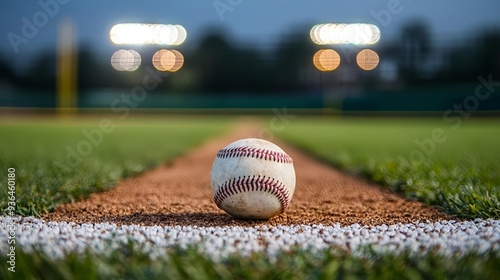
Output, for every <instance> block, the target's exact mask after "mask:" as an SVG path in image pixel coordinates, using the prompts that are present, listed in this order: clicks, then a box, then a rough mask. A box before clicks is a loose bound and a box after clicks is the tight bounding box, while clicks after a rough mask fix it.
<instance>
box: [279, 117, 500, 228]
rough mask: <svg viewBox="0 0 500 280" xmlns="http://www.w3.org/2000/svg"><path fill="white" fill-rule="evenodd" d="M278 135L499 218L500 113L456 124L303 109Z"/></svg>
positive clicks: (377, 177)
mask: <svg viewBox="0 0 500 280" xmlns="http://www.w3.org/2000/svg"><path fill="white" fill-rule="evenodd" d="M433 131H435V132H434V133H436V134H435V135H434V136H433ZM440 131H441V133H440ZM279 136H280V137H282V138H284V139H285V140H286V141H288V142H290V143H292V144H294V145H296V146H298V147H300V148H302V149H303V150H305V151H307V152H309V153H311V154H314V155H315V156H316V157H318V158H320V159H322V160H324V161H326V162H328V163H330V164H333V165H336V166H338V167H340V168H342V169H344V170H348V171H350V172H353V173H356V174H360V175H362V176H366V177H367V178H368V179H370V180H372V181H375V182H377V183H380V184H383V185H386V186H389V187H390V188H391V189H393V190H395V191H398V192H401V193H403V194H404V195H405V196H406V197H408V198H410V199H417V200H420V201H423V202H425V203H427V204H432V205H436V206H437V207H441V208H442V209H444V210H446V211H447V212H448V213H451V214H453V215H456V216H459V217H466V218H495V219H498V218H500V129H499V125H498V120H497V119H491V120H488V119H485V120H473V119H469V120H464V122H463V124H462V125H461V126H457V127H453V126H452V124H450V123H446V122H445V121H444V120H441V119H400V120H395V119H388V118H375V119H371V120H370V119H361V118H360V119H332V118H322V119H319V118H306V117H303V118H302V119H299V118H297V119H296V120H294V121H293V122H292V123H291V124H290V125H288V126H287V127H286V129H285V130H283V132H282V133H280V134H279ZM417 142H418V143H420V144H417Z"/></svg>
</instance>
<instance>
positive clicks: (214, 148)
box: [43, 123, 451, 226]
mask: <svg viewBox="0 0 500 280" xmlns="http://www.w3.org/2000/svg"><path fill="white" fill-rule="evenodd" d="M261 131H262V130H259V127H257V126H255V125H254V124H249V123H245V124H240V125H238V126H237V128H236V129H235V130H233V131H232V133H230V134H228V135H225V136H223V137H220V138H217V139H212V140H209V141H206V142H205V143H203V144H202V145H200V146H199V147H197V148H194V149H192V150H191V151H190V152H189V153H188V154H186V155H185V156H183V157H180V158H178V159H176V160H174V161H173V162H172V163H171V164H169V165H163V166H160V167H158V168H156V169H154V170H151V171H148V172H145V173H143V174H141V175H140V176H138V177H135V178H129V179H126V180H123V181H121V182H120V183H119V184H118V185H117V186H116V187H114V188H112V189H110V190H108V191H106V192H101V193H95V194H92V195H91V196H90V197H89V198H88V199H86V200H82V201H78V202H75V203H71V204H66V205H61V206H60V207H58V208H57V209H56V210H55V211H54V212H52V213H49V214H47V215H45V216H44V217H43V218H44V219H45V220H47V221H67V222H70V221H71V222H76V223H86V222H92V223H103V222H110V223H116V224H119V225H123V224H140V225H160V226H166V225H170V226H173V225H180V226H187V225H190V226H255V225H268V226H274V225H299V224H302V225H304V224H305V225H308V224H323V225H333V224H337V223H339V224H341V225H351V224H354V223H358V224H360V225H370V226H372V225H381V224H388V225H389V224H396V223H411V222H415V221H426V220H430V221H439V220H443V219H450V218H451V217H450V216H448V215H446V214H444V213H442V212H441V211H439V210H438V209H436V208H433V207H431V206H427V205H425V204H422V203H420V202H416V201H409V200H407V199H404V198H403V197H401V196H400V195H398V194H395V193H393V192H391V191H389V190H387V189H384V188H382V187H380V186H377V185H375V184H373V183H370V182H367V181H366V180H363V179H360V178H357V177H355V176H353V175H350V174H346V173H343V172H340V171H338V170H336V169H335V168H332V167H331V166H328V165H326V164H324V163H321V162H319V161H317V160H315V159H314V158H312V157H311V156H309V155H307V154H305V153H303V152H301V151H298V150H297V149H295V148H293V147H291V146H289V145H285V144H284V143H282V142H279V141H274V140H273V142H275V143H276V144H278V145H279V146H280V147H281V148H282V149H283V150H284V151H285V152H287V153H288V154H289V155H290V156H291V157H292V158H293V161H294V163H293V164H294V167H295V171H296V176H297V184H296V189H295V194H294V196H293V198H292V201H291V204H290V206H289V207H288V208H287V209H286V212H285V213H283V214H281V215H278V216H275V217H273V218H271V219H269V220H264V221H261V220H240V219H236V218H233V217H231V216H229V215H228V214H226V213H225V212H224V211H222V210H220V209H219V208H217V206H216V205H215V203H214V202H213V194H212V189H211V187H210V170H211V167H212V163H213V160H214V158H215V156H216V154H217V152H218V151H219V149H221V148H223V147H224V146H226V145H227V144H229V143H231V142H233V141H235V140H238V139H241V138H247V137H257V136H258V135H260V134H262V133H259V132H261ZM166 144H167V145H168V143H166Z"/></svg>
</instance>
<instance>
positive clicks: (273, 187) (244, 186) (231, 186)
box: [214, 175, 290, 211]
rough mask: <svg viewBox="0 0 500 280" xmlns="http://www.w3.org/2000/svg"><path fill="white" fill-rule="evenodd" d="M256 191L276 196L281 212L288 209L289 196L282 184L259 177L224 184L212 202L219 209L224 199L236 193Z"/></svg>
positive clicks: (249, 177)
mask: <svg viewBox="0 0 500 280" xmlns="http://www.w3.org/2000/svg"><path fill="white" fill-rule="evenodd" d="M257 190H258V191H263V192H268V193H271V194H273V195H274V196H276V198H277V199H278V200H279V202H280V203H281V209H283V211H284V210H285V209H286V208H287V207H288V201H289V197H290V194H289V193H288V189H287V188H285V186H284V185H283V183H281V182H279V181H278V180H275V179H274V178H271V177H266V176H260V175H257V176H256V175H253V176H243V177H238V178H233V179H231V180H229V181H226V182H224V183H223V184H222V185H220V186H219V188H218V190H217V192H216V193H215V194H214V202H215V204H217V206H218V207H219V208H222V207H221V205H222V202H224V200H225V199H226V198H228V197H230V196H232V195H234V194H237V193H244V192H248V191H257Z"/></svg>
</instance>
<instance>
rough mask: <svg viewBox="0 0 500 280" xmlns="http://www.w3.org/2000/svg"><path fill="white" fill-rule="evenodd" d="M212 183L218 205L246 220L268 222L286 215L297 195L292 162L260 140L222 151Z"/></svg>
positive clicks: (243, 141)
mask: <svg viewBox="0 0 500 280" xmlns="http://www.w3.org/2000/svg"><path fill="white" fill-rule="evenodd" d="M210 179H211V185H212V190H213V194H214V201H215V204H217V206H218V207H219V208H220V209H222V210H224V211H226V212H227V213H228V214H230V215H232V216H234V217H237V218H244V219H268V218H270V217H273V216H275V215H278V214H281V213H283V212H284V211H285V209H286V208H287V207H288V205H289V203H290V200H291V199H292V196H293V193H294V191H295V170H294V168H293V160H292V158H291V157H290V156H289V155H287V154H286V153H285V152H284V151H283V150H282V149H281V148H280V147H278V146H277V145H275V144H273V143H271V142H269V141H266V140H262V139H257V138H247V139H241V140H238V141H235V142H233V143H231V144H229V145H227V146H226V147H224V148H222V149H221V150H220V151H219V152H218V153H217V156H216V157H215V160H214V163H213V166H212V172H211V174H210Z"/></svg>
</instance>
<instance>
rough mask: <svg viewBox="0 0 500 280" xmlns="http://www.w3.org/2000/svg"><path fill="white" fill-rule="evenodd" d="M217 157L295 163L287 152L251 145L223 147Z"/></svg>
mask: <svg viewBox="0 0 500 280" xmlns="http://www.w3.org/2000/svg"><path fill="white" fill-rule="evenodd" d="M217 157H218V158H232V157H252V158H258V159H264V160H270V161H274V162H279V163H293V160H292V158H291V157H290V156H289V155H287V154H285V153H281V152H277V151H271V150H267V149H262V148H255V147H249V146H240V147H233V148H224V149H221V150H220V151H219V152H218V153H217Z"/></svg>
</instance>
